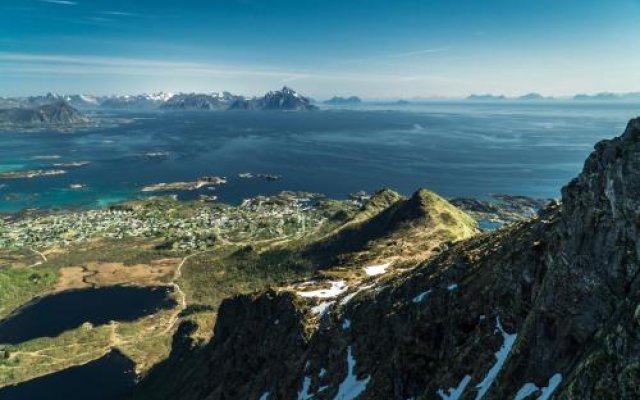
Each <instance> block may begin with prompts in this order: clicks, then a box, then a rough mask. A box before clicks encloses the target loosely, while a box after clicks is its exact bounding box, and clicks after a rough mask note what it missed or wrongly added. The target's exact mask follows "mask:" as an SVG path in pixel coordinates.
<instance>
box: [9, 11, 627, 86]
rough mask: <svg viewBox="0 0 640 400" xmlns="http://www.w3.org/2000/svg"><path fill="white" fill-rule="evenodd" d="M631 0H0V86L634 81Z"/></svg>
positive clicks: (598, 83) (577, 83) (607, 83)
mask: <svg viewBox="0 0 640 400" xmlns="http://www.w3.org/2000/svg"><path fill="white" fill-rule="evenodd" d="M639 21H640V0H580V1H578V0H535V1H534V0H458V1H455V0H446V1H445V0H433V1H431V0H422V1H414V0H396V1H379V0H322V1H320V0H298V1H292V0H268V1H267V0H265V1H259V0H210V1H194V0H182V1H176V0H171V1H165V0H153V1H151V0H136V1H132V0H128V1H125V0H1V1H0V95H27V94H36V93H43V92H47V91H56V92H63V93H76V92H83V93H95V94H111V93H138V92H149V91H159V90H165V91H205V92H209V91H221V90H229V91H232V92H236V93H240V94H247V95H252V94H259V93H262V92H264V91H266V90H269V89H274V88H278V87H281V86H282V85H285V84H286V85H288V86H291V87H293V88H295V89H297V90H299V91H301V92H303V93H305V94H308V95H311V96H314V97H317V98H324V97H328V96H332V95H334V94H337V95H350V94H356V95H360V96H363V97H368V98H398V97H406V98H411V97H415V96H420V97H433V96H446V97H461V96H466V95H468V94H470V93H481V92H482V93H484V92H491V93H504V94H507V95H519V94H524V93H527V92H530V91H537V92H542V93H544V94H549V95H570V94H574V93H580V92H599V91H614V92H627V91H640V23H639Z"/></svg>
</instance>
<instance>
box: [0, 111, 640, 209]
mask: <svg viewBox="0 0 640 400" xmlns="http://www.w3.org/2000/svg"><path fill="white" fill-rule="evenodd" d="M637 115H640V105H639V104H621V103H599V104H597V103H580V102H576V101H573V102H570V101H566V102H562V101H556V102H540V103H536V102H533V103H526V102H508V101H507V102H496V103H485V102H442V103H435V102H433V103H425V104H420V105H409V106H403V107H393V106H370V107H365V106H363V107H358V108H355V109H349V110H339V109H332V110H322V111H318V112H304V113H303V112H299V113H295V112H189V113H179V112H146V113H132V112H123V113H113V112H111V113H110V114H102V115H99V117H100V118H102V119H103V120H105V119H106V120H109V119H110V118H126V119H128V120H129V122H123V123H120V124H117V125H115V126H109V125H108V124H107V125H105V126H103V127H95V128H91V129H88V130H83V131H78V132H75V133H61V132H31V133H25V132H17V131H16V132H12V131H9V132H0V171H14V170H27V169H48V168H55V167H53V166H52V164H54V163H67V162H73V161H89V162H90V164H89V165H87V166H84V167H80V168H64V169H67V170H68V173H67V174H65V175H59V176H49V177H40V178H32V179H0V199H1V200H0V211H2V212H14V211H18V210H20V209H23V208H35V207H37V208H67V207H96V206H105V205H107V204H110V203H113V202H117V201H120V200H124V199H127V198H132V197H138V196H141V195H142V193H140V188H141V187H142V186H143V185H147V184H153V183H158V182H172V181H191V180H195V179H197V178H198V177H200V176H204V175H219V176H226V177H228V178H229V183H228V184H227V185H224V186H221V187H219V188H217V189H216V190H215V191H213V192H212V191H210V190H202V191H199V192H188V193H187V192H185V193H179V194H180V196H181V197H183V198H189V197H195V196H197V195H198V194H207V195H212V194H213V195H217V196H218V197H219V199H220V200H221V201H224V202H230V203H236V202H239V201H240V200H241V199H243V198H245V197H250V196H255V195H257V194H272V193H276V192H279V191H281V190H304V191H312V192H320V193H324V194H326V195H328V196H331V197H338V198H342V197H345V196H347V195H348V194H349V193H351V192H354V191H358V190H366V191H374V190H376V189H379V188H382V187H391V188H393V189H396V190H398V191H400V192H401V193H404V194H410V193H411V192H413V191H414V190H416V189H418V188H420V187H427V188H430V189H432V190H434V191H436V192H439V193H441V194H443V195H445V196H449V197H452V196H485V195H487V194H489V193H495V192H499V193H508V194H523V195H530V196H537V197H558V196H559V193H560V188H561V187H562V185H563V184H565V183H566V182H568V181H569V180H570V179H571V178H572V177H574V176H575V175H576V174H577V173H578V172H579V170H580V169H581V167H582V164H583V162H584V159H585V157H586V156H587V155H588V154H589V152H590V151H591V149H592V148H593V145H594V144H595V143H596V142H597V141H599V140H601V139H604V138H611V137H613V136H616V135H619V134H620V133H622V131H623V129H624V127H625V125H626V123H627V121H628V120H629V119H630V118H632V117H634V116H637ZM150 152H165V153H166V154H167V156H166V157H146V156H145V154H146V153H150ZM54 157H55V158H54ZM241 172H252V173H268V174H276V175H282V179H281V180H278V181H273V182H267V181H263V180H259V179H240V178H238V176H237V175H238V173H241ZM70 184H84V185H86V188H85V189H80V190H78V189H69V188H68V186H69V185H70Z"/></svg>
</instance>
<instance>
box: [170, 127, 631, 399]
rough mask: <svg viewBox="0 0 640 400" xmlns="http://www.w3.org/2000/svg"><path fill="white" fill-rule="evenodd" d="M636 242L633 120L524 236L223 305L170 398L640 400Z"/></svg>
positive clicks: (457, 247) (516, 232)
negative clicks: (354, 279)
mask: <svg viewBox="0 0 640 400" xmlns="http://www.w3.org/2000/svg"><path fill="white" fill-rule="evenodd" d="M411 209H415V208H411ZM639 227H640V119H636V120H633V121H631V122H630V123H629V125H628V127H627V129H626V131H625V133H624V134H623V135H622V136H621V137H619V138H616V139H613V140H606V141H603V142H601V143H599V144H598V145H597V146H596V149H595V151H594V152H593V153H592V154H591V156H590V157H589V158H588V160H587V161H586V163H585V166H584V169H583V171H582V173H581V174H580V175H579V176H578V177H577V178H576V179H574V180H573V181H572V182H571V183H569V184H568V185H567V186H566V187H565V188H564V189H563V196H562V203H561V204H552V205H551V206H549V207H548V208H547V209H546V210H545V211H543V212H542V213H541V215H540V216H538V217H537V218H534V219H532V220H531V221H527V222H521V223H516V224H514V225H511V226H509V227H507V228H503V229H501V230H499V231H497V232H494V233H491V234H483V235H479V236H475V237H474V238H471V239H468V240H466V241H462V242H458V243H457V244H453V245H451V246H450V247H449V248H448V249H446V250H444V251H442V252H441V253H439V254H437V255H435V256H434V257H432V258H430V259H429V260H428V261H426V262H423V263H420V264H419V265H417V266H415V267H414V268H410V269H407V270H406V271H404V272H395V273H391V274H386V275H385V274H383V275H380V276H373V277H371V278H370V279H368V280H365V281H362V282H358V283H355V284H352V285H350V287H348V288H337V290H333V289H335V288H332V290H329V291H325V292H322V293H320V292H319V293H317V296H316V298H313V296H309V295H308V294H306V295H305V294H304V291H302V290H299V289H294V290H292V289H286V290H285V289H281V290H277V291H268V292H265V293H258V294H254V295H250V296H239V297H236V298H233V299H230V300H228V301H226V302H225V303H223V305H222V307H221V309H220V314H219V319H218V323H217V325H216V328H215V334H214V338H213V340H212V342H211V343H210V344H209V345H207V347H206V348H204V349H203V351H202V352H201V353H200V358H199V360H200V361H199V364H197V365H198V367H197V369H195V371H197V373H192V374H191V375H188V376H189V377H190V378H189V379H186V380H184V381H181V382H179V383H178V384H179V385H180V387H181V396H180V398H182V399H260V400H267V399H269V400H272V399H298V400H301V399H317V400H327V399H334V400H340V399H342V400H345V399H399V400H405V399H443V400H455V399H465V400H466V399H475V400H480V399H515V400H525V399H527V400H531V399H542V400H545V399H551V398H554V399H555V398H557V399H568V400H574V399H575V400H578V399H637V398H640V327H639V324H640V278H639V277H638V272H639V271H640V263H639V259H640V242H639V241H638V229H639ZM185 376H187V375H185ZM185 376H179V375H176V379H179V380H180V379H184V378H185Z"/></svg>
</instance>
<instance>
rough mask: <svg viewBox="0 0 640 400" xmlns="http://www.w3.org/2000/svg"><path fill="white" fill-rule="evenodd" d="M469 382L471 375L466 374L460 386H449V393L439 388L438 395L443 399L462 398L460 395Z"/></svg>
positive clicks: (456, 399) (455, 399)
mask: <svg viewBox="0 0 640 400" xmlns="http://www.w3.org/2000/svg"><path fill="white" fill-rule="evenodd" d="M469 382H471V377H470V376H469V375H465V376H464V378H462V380H461V381H460V383H459V384H458V386H457V387H455V388H449V390H448V391H447V393H445V392H444V390H442V389H438V396H440V398H441V399H442V400H458V399H460V396H462V393H464V390H465V389H466V388H467V385H468V384H469Z"/></svg>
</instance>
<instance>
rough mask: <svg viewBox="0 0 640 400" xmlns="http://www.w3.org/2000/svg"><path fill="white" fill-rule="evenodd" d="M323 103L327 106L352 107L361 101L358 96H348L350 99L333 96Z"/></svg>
mask: <svg viewBox="0 0 640 400" xmlns="http://www.w3.org/2000/svg"><path fill="white" fill-rule="evenodd" d="M323 103H324V104H327V105H332V106H353V105H358V104H361V103H362V99H361V98H360V97H358V96H350V97H338V96H334V97H332V98H330V99H329V100H325V101H324V102H323Z"/></svg>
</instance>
